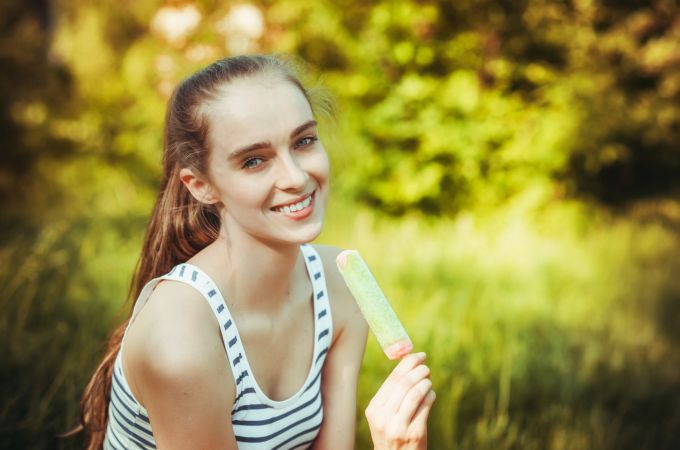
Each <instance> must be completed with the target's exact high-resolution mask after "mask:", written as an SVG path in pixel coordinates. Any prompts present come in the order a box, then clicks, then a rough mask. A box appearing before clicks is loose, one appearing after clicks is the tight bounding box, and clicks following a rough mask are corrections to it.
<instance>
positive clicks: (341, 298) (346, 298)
mask: <svg viewBox="0 0 680 450" xmlns="http://www.w3.org/2000/svg"><path fill="white" fill-rule="evenodd" d="M314 248H315V249H316V251H317V252H318V253H319V257H320V258H321V261H322V263H323V267H324V274H325V277H326V287H327V288H328V294H329V298H330V299H331V308H332V311H333V324H334V325H336V324H337V325H339V328H338V329H337V333H334V334H335V335H336V337H337V335H338V334H339V332H342V331H343V330H344V329H345V328H346V327H348V326H352V327H354V328H355V329H354V330H353V332H355V333H358V334H359V335H362V334H363V335H364V336H365V334H366V333H367V332H368V328H367V325H366V322H365V321H364V320H363V316H362V315H361V311H360V310H359V307H358V306H357V303H356V301H354V297H353V296H352V294H351V292H350V291H349V288H347V285H346V284H345V280H344V279H343V278H342V275H340V271H339V270H338V266H337V264H336V263H335V259H336V258H337V256H338V254H340V252H341V251H343V249H341V248H338V247H333V246H327V245H314ZM357 318H359V319H360V320H356V319H357Z"/></svg>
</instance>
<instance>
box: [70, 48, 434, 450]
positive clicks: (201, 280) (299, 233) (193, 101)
mask: <svg viewBox="0 0 680 450" xmlns="http://www.w3.org/2000/svg"><path fill="white" fill-rule="evenodd" d="M310 95H311V94H310V93H309V92H308V91H307V90H306V89H305V88H304V87H303V86H302V84H301V83H300V82H299V80H298V79H297V78H296V77H295V76H294V75H293V73H292V72H291V71H290V70H289V69H288V68H287V67H286V65H285V64H283V63H282V62H281V61H280V60H278V59H276V58H273V57H266V56H239V57H234V58H227V59H223V60H220V61H217V62H215V63H214V64H212V65H210V66H209V67H207V68H205V69H203V70H201V71H199V72H198V73H196V74H194V75H193V76H192V77H190V78H188V79H187V80H185V81H184V82H182V83H181V85H180V86H179V87H178V88H177V89H176V91H175V92H174V94H173V96H172V99H171V101H170V104H169V107H168V113H167V117H166V128H165V146H164V154H163V182H162V188H161V191H160V193H159V195H158V199H157V201H156V205H155V207H154V210H153V215H152V218H151V221H150V223H149V226H148V229H147V232H146V237H145V240H144V247H143V250H142V255H141V258H140V262H139V265H138V268H137V271H136V274H135V277H134V281H133V284H132V288H131V294H132V296H133V297H134V298H136V299H137V301H136V303H135V306H134V309H133V311H132V313H131V316H130V319H129V320H128V321H127V322H126V323H124V324H123V325H122V326H121V327H120V328H119V329H118V330H117V331H116V332H115V333H114V334H113V336H112V338H111V341H110V347H109V351H108V353H107V355H106V357H105V358H104V361H103V362H102V363H101V365H100V366H99V368H98V369H97V371H96V372H95V374H94V376H93V378H92V380H91V381H90V383H89V384H88V387H87V388H86V392H85V395H84V398H83V402H82V413H83V416H82V417H83V425H84V427H85V428H86V429H87V430H88V432H89V435H88V436H89V440H88V442H89V447H88V448H90V449H99V448H102V447H103V448H105V449H130V448H143V449H147V448H159V449H164V450H170V449H182V450H186V449H237V448H238V449H302V448H313V449H333V450H336V449H338V450H342V449H351V448H353V445H354V431H355V407H356V400H355V398H356V386H357V379H358V374H359V369H360V366H361V361H362V358H363V354H364V346H365V342H366V334H367V326H366V323H365V321H364V320H363V318H362V317H361V315H360V313H359V312H358V310H357V308H356V305H355V302H354V300H353V299H352V297H351V294H350V293H349V291H348V290H347V288H346V287H345V285H344V282H343V281H342V279H341V277H340V276H339V274H338V272H337V269H336V266H335V257H336V255H337V253H338V252H339V250H338V249H335V248H332V247H324V246H316V245H314V246H312V245H310V244H308V242H310V241H312V240H314V239H315V238H316V237H317V236H318V235H319V233H320V232H321V227H322V223H323V215H324V209H325V207H326V200H327V196H328V175H329V166H328V158H327V156H326V152H325V150H324V148H323V145H322V144H321V142H320V140H319V136H318V134H317V123H316V121H315V120H314V113H313V109H312V106H311V105H312V104H313V102H312V99H311V98H310ZM423 362H424V355H423V354H412V355H409V356H407V357H405V358H404V359H402V360H401V361H400V362H399V364H397V366H396V367H395V369H394V370H393V371H392V373H391V374H390V375H389V377H388V378H387V379H386V381H385V383H384V384H383V385H382V387H381V388H380V389H379V390H378V392H377V393H376V395H375V397H374V398H373V399H372V401H371V402H370V405H369V407H368V408H367V410H366V417H367V419H368V423H369V426H370V430H371V435H372V439H373V442H374V447H375V449H380V450H383V449H422V448H426V446H427V417H428V414H429V412H430V408H431V406H432V403H433V401H434V392H433V391H432V389H431V387H432V383H431V382H430V380H429V369H428V367H427V366H426V365H424V363H423Z"/></svg>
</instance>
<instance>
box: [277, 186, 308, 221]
mask: <svg viewBox="0 0 680 450" xmlns="http://www.w3.org/2000/svg"><path fill="white" fill-rule="evenodd" d="M315 195H316V191H314V192H313V193H312V195H311V198H310V201H309V205H307V206H306V207H304V208H302V209H300V210H298V211H291V212H287V213H285V212H282V211H277V212H278V213H279V214H281V215H283V216H286V217H288V218H291V219H293V220H303V219H306V218H307V217H309V216H310V215H311V214H312V211H313V210H314V197H315Z"/></svg>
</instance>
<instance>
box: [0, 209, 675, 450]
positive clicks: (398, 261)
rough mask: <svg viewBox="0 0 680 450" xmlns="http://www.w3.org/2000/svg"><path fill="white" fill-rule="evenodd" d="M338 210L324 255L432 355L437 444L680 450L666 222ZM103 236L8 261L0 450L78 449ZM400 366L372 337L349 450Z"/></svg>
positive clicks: (54, 237) (128, 244)
mask: <svg viewBox="0 0 680 450" xmlns="http://www.w3.org/2000/svg"><path fill="white" fill-rule="evenodd" d="M336 203H338V204H336V205H335V208H333V207H332V208H331V209H330V212H329V217H328V220H327V227H326V229H325V231H324V233H323V234H322V236H321V237H320V238H319V240H318V242H321V243H329V244H333V245H338V246H341V247H348V248H357V249H359V250H360V251H361V252H362V254H363V255H364V257H365V258H366V260H367V261H368V263H369V264H370V266H371V267H372V269H373V271H374V273H375V275H376V277H377V278H378V280H379V281H380V283H381V285H382V286H383V289H384V290H385V292H386V294H387V295H388V297H389V298H390V299H391V301H392V302H393V304H394V307H395V309H396V311H397V312H398V314H399V316H400V317H401V318H402V320H403V322H404V324H405V326H406V328H407V329H408V330H409V332H410V334H411V337H412V339H413V340H414V342H415V345H416V348H417V349H418V350H423V351H425V352H427V354H428V364H429V365H430V366H431V368H432V380H433V383H434V389H435V391H436V392H437V402H436V406H435V408H434V410H433V412H432V416H431V420H430V448H432V449H550V450H562V449H643V448H649V449H672V448H677V446H678V444H680V434H679V433H678V429H680V427H679V426H680V408H678V406H679V405H678V402H679V399H680V383H679V381H680V364H679V362H680V351H679V350H678V340H679V339H680V333H679V332H678V328H677V323H678V321H677V319H678V314H679V313H680V306H679V305H680V280H679V279H678V277H677V274H678V273H679V272H678V269H679V265H680V263H679V262H678V258H677V256H676V255H677V254H678V250H680V242H679V240H678V234H677V232H676V231H675V230H674V228H673V227H672V226H670V225H669V224H668V222H663V221H660V220H658V214H656V215H655V216H654V217H655V218H653V219H650V217H649V214H646V213H640V212H639V211H638V212H636V211H629V212H628V213H627V214H616V215H614V214H612V213H607V212H604V211H602V210H598V209H596V208H593V207H588V206H585V205H584V204H583V203H577V202H572V203H570V202H559V203H554V204H547V205H544V206H542V207H537V206H536V205H535V204H534V203H533V200H532V198H531V196H527V197H525V198H523V199H518V200H517V201H515V202H513V203H511V204H509V205H508V206H507V207H505V208H503V209H499V210H494V211H487V212H477V213H472V212H471V213H469V214H463V215H461V216H460V217H458V218H457V219H440V220H436V221H434V220H431V219H426V218H423V217H418V216H411V217H406V218H402V219H400V220H395V219H393V218H389V217H386V216H383V215H379V214H376V213H375V212H374V211H372V210H370V209H368V208H362V207H358V206H354V207H351V206H352V205H343V204H342V200H338V201H337V202H336ZM673 205H674V204H673V203H668V204H666V205H665V210H666V211H667V212H668V211H670V213H669V214H670V215H672V214H673V213H675V214H677V208H678V207H677V205H675V206H673ZM674 208H675V209H674ZM647 209H649V208H647ZM658 209H659V208H657V209H656V210H655V211H657V210H658ZM657 212H658V211H657ZM666 215H668V214H666ZM101 226H103V224H97V223H96V222H94V221H89V222H86V223H80V224H78V223H72V224H63V226H62V227H59V226H55V227H53V228H51V229H50V231H49V232H42V233H41V234H39V235H37V236H35V239H34V240H33V241H32V242H31V243H30V244H29V243H28V242H25V241H21V240H17V241H15V242H14V243H12V244H10V245H8V246H6V247H5V248H3V250H2V252H1V253H0V255H1V256H2V260H1V261H0V262H1V263H2V266H3V267H5V268H8V270H4V271H3V274H2V283H3V285H4V286H6V287H7V288H8V289H9V290H10V294H11V295H10V296H8V297H7V298H8V299H9V303H8V304H5V305H4V315H3V320H2V322H0V335H2V336H3V342H5V343H7V344H9V345H3V346H2V352H3V353H4V354H3V355H1V357H2V361H3V362H4V365H5V367H4V368H3V370H2V372H1V373H2V377H3V379H2V380H1V381H2V383H1V386H2V398H3V399H4V400H3V403H2V406H1V408H0V423H2V428H1V429H0V448H7V449H10V448H65V449H66V448H79V446H80V445H81V441H80V440H79V438H70V439H60V438H57V437H56V434H57V433H59V432H62V431H65V430H66V429H68V428H69V427H70V426H72V425H74V424H75V419H76V416H77V406H78V405H77V402H78V399H79V395H80V391H81V389H82V387H83V385H84V383H85V382H86V377H87V374H88V373H89V372H90V371H91V370H92V369H93V367H94V364H95V362H96V361H97V358H98V355H99V354H100V352H101V351H102V350H103V345H104V342H105V336H106V334H107V332H108V329H109V328H110V327H111V326H112V324H113V323H114V322H116V321H117V320H119V318H120V311H122V310H123V309H121V307H120V305H121V302H122V299H123V298H124V297H125V293H126V287H127V286H126V283H127V278H128V276H129V274H130V271H131V269H132V267H133V265H134V261H135V258H136V252H137V248H136V247H137V245H138V243H137V242H135V241H136V240H138V239H125V238H124V237H123V236H119V237H118V238H116V239H114V238H112V237H110V236H112V235H111V234H110V233H102V228H101ZM105 236H109V237H108V238H103V237H105ZM26 248H30V251H28V252H27V253H26V252H25V249H26ZM392 364H393V363H392V362H389V361H388V360H387V359H386V358H385V357H384V355H383V354H382V351H381V350H380V348H379V346H378V345H377V343H376V341H375V340H374V338H373V337H369V343H368V348H367V351H366V356H365V360H364V366H363V369H362V376H361V381H360V385H359V404H358V409H357V420H358V424H359V425H358V434H357V448H358V449H368V448H370V438H369V434H368V430H367V426H366V422H365V420H364V418H363V409H364V408H365V406H366V405H367V403H368V401H369V400H370V398H371V396H372V395H373V393H374V392H375V391H376V390H377V388H378V386H379V385H380V384H381V383H382V380H383V379H384V377H385V376H386V374H387V373H388V372H389V370H390V369H391V367H392Z"/></svg>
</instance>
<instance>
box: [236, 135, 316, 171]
mask: <svg viewBox="0 0 680 450" xmlns="http://www.w3.org/2000/svg"><path fill="white" fill-rule="evenodd" d="M318 140H319V138H318V137H317V136H305V137H303V138H302V139H300V140H298V141H297V142H296V143H295V145H294V146H293V148H294V149H296V150H297V149H300V148H303V147H308V146H310V145H312V144H314V143H315V142H317V141H318ZM303 141H307V142H306V143H302V142H303ZM255 161H259V162H258V163H257V164H255V165H251V163H253V162H255ZM263 162H264V158H262V157H261V156H253V157H251V158H248V159H246V160H245V161H244V162H243V168H244V169H255V168H257V167H259V166H260V165H261V164H262V163H263Z"/></svg>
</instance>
